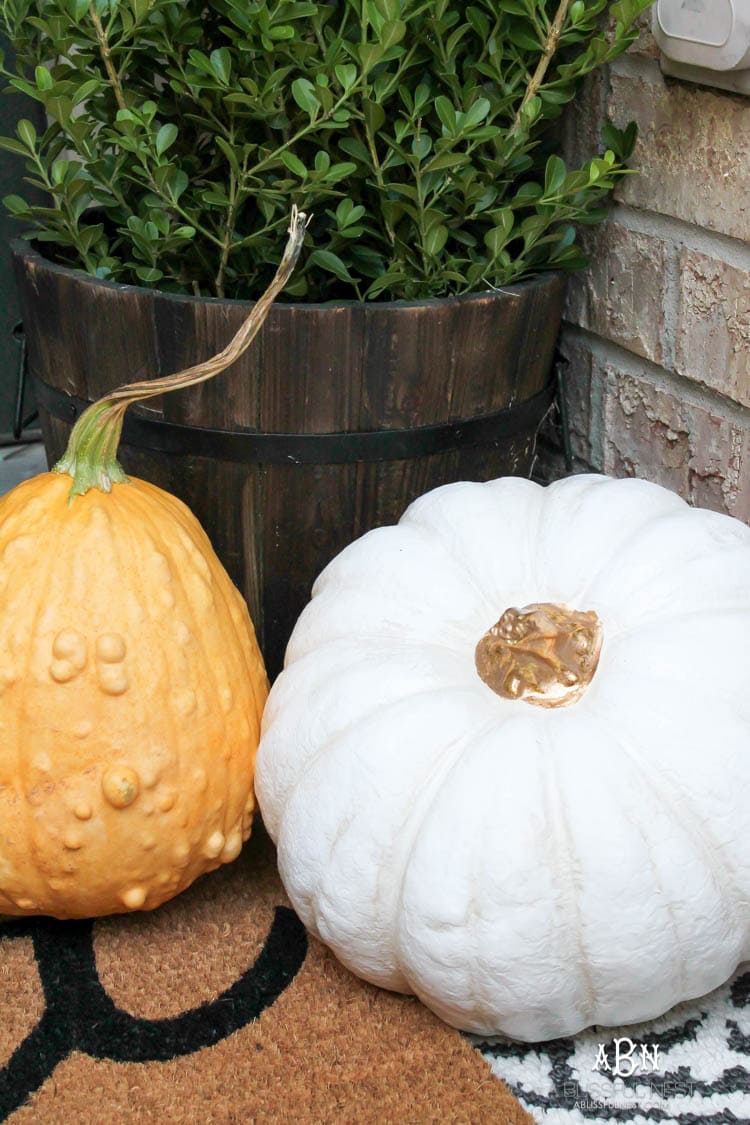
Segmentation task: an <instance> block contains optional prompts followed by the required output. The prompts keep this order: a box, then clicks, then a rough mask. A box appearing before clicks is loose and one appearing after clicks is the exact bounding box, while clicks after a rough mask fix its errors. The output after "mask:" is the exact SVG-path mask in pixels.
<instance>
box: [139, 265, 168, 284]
mask: <svg viewBox="0 0 750 1125" xmlns="http://www.w3.org/2000/svg"><path fill="white" fill-rule="evenodd" d="M135 274H136V277H137V278H138V280H139V281H143V282H145V283H146V285H155V284H156V282H157V281H161V279H162V278H163V277H164V274H163V273H162V271H161V270H159V269H156V267H155V266H136V267H135Z"/></svg>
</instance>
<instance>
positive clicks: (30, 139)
mask: <svg viewBox="0 0 750 1125" xmlns="http://www.w3.org/2000/svg"><path fill="white" fill-rule="evenodd" d="M16 133H17V134H18V136H19V137H20V138H21V140H22V141H23V143H24V144H25V145H26V148H27V149H29V150H30V151H31V152H34V151H36V129H35V128H34V126H33V125H32V124H31V122H30V121H28V120H27V119H26V118H25V117H23V118H22V119H21V120H20V121H19V122H18V125H17V126H16Z"/></svg>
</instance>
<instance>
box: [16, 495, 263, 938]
mask: <svg viewBox="0 0 750 1125" xmlns="http://www.w3.org/2000/svg"><path fill="white" fill-rule="evenodd" d="M70 488H71V480H70V477H68V476H67V475H65V474H53V473H44V474H41V475H40V476H38V477H35V478H34V479H33V480H30V481H28V482H26V483H25V484H22V485H20V486H19V487H18V488H16V489H15V490H14V491H13V492H11V493H9V494H8V495H7V496H6V497H4V498H3V500H2V501H0V606H1V607H2V613H0V914H11V915H27V914H51V915H54V916H56V917H59V918H75V917H89V916H95V915H102V914H110V913H118V912H123V911H129V910H137V909H147V910H148V909H152V908H154V907H156V906H159V905H160V903H162V902H164V901H166V900H167V899H169V898H171V897H172V896H173V895H175V894H177V893H179V892H180V891H182V890H183V889H184V888H185V887H187V886H188V885H189V884H190V883H192V882H193V880H194V879H195V878H197V876H199V875H201V874H202V873H203V872H206V871H210V870H212V869H213V868H216V867H218V866H219V865H220V864H222V863H227V862H229V861H230V860H233V859H234V858H235V857H236V856H237V855H238V854H239V851H240V849H241V847H242V843H243V840H245V839H246V838H247V837H248V835H249V833H250V824H251V819H252V814H253V808H254V797H253V769H254V762H255V754H256V749H257V745H258V737H259V729H260V717H261V713H262V710H263V705H264V703H265V699H266V695H267V692H268V682H267V679H266V674H265V669H264V667H263V661H262V658H261V655H260V652H259V650H258V646H257V643H256V640H255V633H254V630H253V626H252V623H251V621H250V617H249V615H248V611H247V607H246V606H245V603H244V601H243V600H242V598H241V596H240V594H239V593H238V591H237V590H236V589H235V587H234V586H233V585H232V582H231V581H230V579H229V576H228V575H227V574H226V572H225V571H224V569H223V567H222V565H221V563H220V562H219V560H218V559H217V557H216V555H215V554H214V552H213V549H212V548H211V545H210V543H209V541H208V538H207V536H206V535H205V533H204V532H203V530H202V528H201V527H200V525H199V524H198V522H197V520H196V519H195V517H194V516H193V515H192V513H191V512H190V511H189V510H188V509H187V508H186V507H185V505H184V504H182V503H181V502H180V501H179V500H177V499H176V498H175V497H173V496H171V495H169V494H168V493H166V492H163V491H162V490H161V489H159V488H156V487H154V486H153V485H150V484H147V483H146V482H144V481H140V480H137V479H132V480H131V481H130V482H129V483H126V484H115V485H114V486H113V488H112V491H111V493H104V492H100V491H98V490H97V489H92V490H91V491H89V492H87V493H86V494H85V495H84V496H77V497H76V498H75V499H74V500H73V501H72V503H71V504H70V505H69V504H68V497H69V493H70Z"/></svg>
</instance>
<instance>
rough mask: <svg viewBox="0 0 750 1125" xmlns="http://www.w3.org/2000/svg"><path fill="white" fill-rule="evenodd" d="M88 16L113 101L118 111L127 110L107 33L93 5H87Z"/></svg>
mask: <svg viewBox="0 0 750 1125" xmlns="http://www.w3.org/2000/svg"><path fill="white" fill-rule="evenodd" d="M89 15H90V16H91V22H92V23H93V25H94V30H95V31H96V41H97V43H98V44H99V54H100V55H101V56H102V62H103V63H104V69H105V70H106V72H107V77H108V78H109V84H110V86H111V87H112V90H113V91H114V95H115V101H116V102H117V106H118V109H127V108H128V106H127V102H126V101H125V95H124V93H123V91H122V83H121V82H120V76H119V74H118V73H117V70H116V69H115V65H114V63H113V62H112V51H111V49H110V46H109V39H108V37H107V32H106V31H105V30H104V25H103V24H102V21H101V19H100V18H99V13H98V12H97V10H96V6H95V5H94V4H93V3H90V4H89Z"/></svg>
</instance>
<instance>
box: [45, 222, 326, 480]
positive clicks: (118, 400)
mask: <svg viewBox="0 0 750 1125" xmlns="http://www.w3.org/2000/svg"><path fill="white" fill-rule="evenodd" d="M309 221H310V220H309V218H308V216H307V215H305V213H304V212H303V211H298V210H297V208H296V207H293V208H292V215H291V220H290V224H289V239H288V241H287V244H286V247H285V249H284V254H283V256H282V259H281V262H280V264H279V268H278V269H277V271H276V274H275V276H274V278H273V280H272V282H271V284H270V285H269V286H268V289H266V291H265V293H263V295H262V296H261V297H259V298H258V300H257V301H256V302H255V304H254V305H253V307H252V310H251V312H250V314H249V315H248V317H247V319H246V320H245V321H244V322H243V324H242V325H241V327H240V329H239V331H238V332H237V333H236V334H235V336H234V337H233V338H232V339H231V340H230V342H229V343H228V344H227V346H226V347H225V348H224V349H223V351H221V352H219V353H218V355H215V356H212V357H211V358H210V359H207V360H204V362H203V363H198V364H196V365H195V366H194V367H187V368H185V369H184V370H183V371H177V372H176V373H175V374H174V375H166V376H164V377H163V378H160V379H147V380H143V381H142V382H139V383H128V384H127V385H125V386H123V387H118V388H117V389H116V390H114V391H112V392H111V393H110V394H108V395H105V396H104V397H103V398H101V399H99V401H98V402H94V403H92V405H91V406H89V407H88V408H87V409H86V410H84V412H83V414H82V415H81V416H80V418H79V419H78V421H77V422H76V424H75V426H74V427H73V430H72V432H71V435H70V440H69V441H68V448H67V449H66V451H65V453H64V455H63V456H62V457H61V458H60V460H59V461H58V462H57V464H56V465H55V467H54V469H53V470H52V471H53V472H55V473H67V474H68V475H69V476H71V477H72V478H73V487H72V488H71V490H70V500H71V501H72V499H73V497H74V496H82V495H83V494H84V493H85V492H88V490H89V489H90V488H98V489H100V490H101V491H102V492H110V491H111V489H112V485H113V484H122V483H125V482H126V481H127V479H128V478H127V476H126V474H125V471H124V470H123V468H122V466H121V465H120V463H119V462H118V460H117V449H118V446H119V444H120V435H121V433H122V423H123V420H124V417H125V411H126V410H127V408H128V407H129V406H130V405H131V404H132V403H134V402H141V401H142V400H144V399H148V398H154V397H155V396H156V395H161V394H165V393H167V392H169V391H176V390H180V389H182V388H183V387H194V386H195V385H196V384H197V383H205V382H206V381H207V380H208V379H213V377H214V375H218V374H219V373H220V372H221V371H224V370H225V369H226V368H227V367H229V366H230V365H231V364H233V363H234V362H235V360H237V359H239V357H240V356H241V355H242V353H243V352H244V351H245V350H246V348H247V347H248V346H249V344H250V342H251V341H252V340H253V339H254V338H255V336H256V335H257V333H258V331H259V329H260V326H261V325H262V324H263V321H264V320H265V319H266V316H267V315H268V310H269V309H270V307H271V305H272V304H273V302H274V300H275V298H276V297H277V296H278V294H279V293H280V292H281V290H282V289H283V288H284V286H285V285H286V283H287V281H288V280H289V278H290V276H291V274H292V271H293V269H294V266H295V264H296V262H297V258H298V257H299V253H300V250H301V249H302V243H303V241H304V237H305V231H306V229H307V226H308V223H309Z"/></svg>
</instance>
